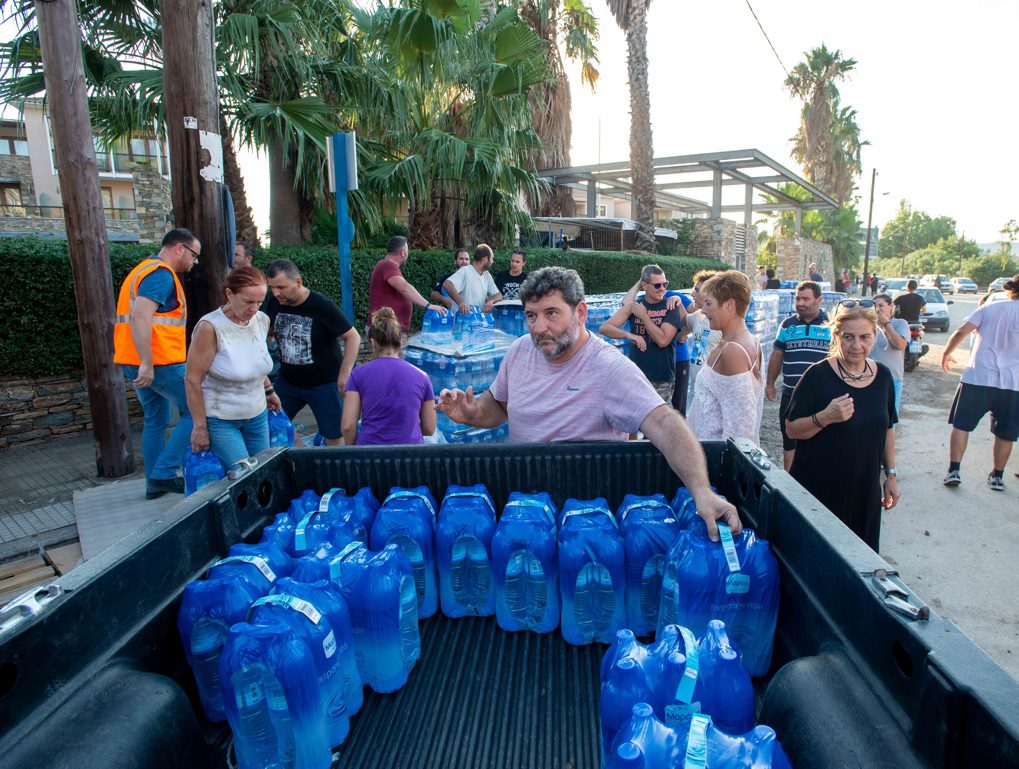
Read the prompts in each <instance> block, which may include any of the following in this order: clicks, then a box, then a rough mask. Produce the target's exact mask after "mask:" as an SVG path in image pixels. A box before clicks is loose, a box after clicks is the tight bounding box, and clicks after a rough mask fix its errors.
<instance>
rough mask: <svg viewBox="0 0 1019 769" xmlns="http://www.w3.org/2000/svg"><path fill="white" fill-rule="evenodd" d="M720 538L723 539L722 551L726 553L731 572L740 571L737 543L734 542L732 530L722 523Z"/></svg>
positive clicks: (720, 525)
mask: <svg viewBox="0 0 1019 769" xmlns="http://www.w3.org/2000/svg"><path fill="white" fill-rule="evenodd" d="M718 536H719V537H721V538H722V549H723V550H724V551H725V562H726V563H727V564H729V571H739V558H737V557H736V543H735V542H733V541H732V529H730V528H729V527H728V526H726V525H725V524H724V523H720V524H718Z"/></svg>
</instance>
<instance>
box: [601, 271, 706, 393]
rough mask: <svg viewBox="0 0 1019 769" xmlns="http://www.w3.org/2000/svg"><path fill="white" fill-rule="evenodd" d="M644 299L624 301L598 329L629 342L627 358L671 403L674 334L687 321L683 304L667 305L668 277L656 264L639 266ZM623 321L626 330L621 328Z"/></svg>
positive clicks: (613, 337) (673, 377)
mask: <svg viewBox="0 0 1019 769" xmlns="http://www.w3.org/2000/svg"><path fill="white" fill-rule="evenodd" d="M640 282H641V287H642V288H643V289H644V297H643V299H636V300H634V301H632V302H629V303H627V304H624V305H623V307H621V308H620V309H619V311H618V312H616V314H615V315H613V316H612V317H611V318H609V319H608V320H607V321H605V322H604V323H602V325H601V328H600V329H599V332H600V333H601V334H602V335H604V336H607V337H609V338H610V339H627V340H629V342H630V360H632V361H633V362H634V363H636V364H637V368H639V369H640V370H641V371H642V372H643V373H644V376H646V377H647V378H648V381H649V382H650V383H651V385H652V387H654V388H655V391H656V392H657V393H658V394H659V395H661V396H662V400H664V401H665V402H666V403H669V404H671V403H672V393H673V390H674V388H675V385H676V334H677V332H678V331H679V329H681V328H683V327H684V325H685V323H686V312H685V311H684V310H683V308H682V306H679V307H674V308H673V309H669V307H668V304H669V303H668V301H667V300H666V298H665V292H666V291H668V290H669V281H668V280H666V278H665V271H664V270H663V269H662V268H661V267H659V266H658V265H657V264H649V265H647V266H645V267H644V269H643V270H641V273H640ZM624 323H628V324H629V331H625V330H623V328H622V326H623V324H624Z"/></svg>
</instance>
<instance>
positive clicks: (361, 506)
mask: <svg viewBox="0 0 1019 769" xmlns="http://www.w3.org/2000/svg"><path fill="white" fill-rule="evenodd" d="M318 509H319V512H321V513H324V512H329V513H331V514H334V515H336V516H337V517H338V518H341V519H347V520H349V521H350V523H351V525H352V526H353V528H354V539H359V540H361V541H362V542H364V543H365V544H367V542H368V535H369V532H371V529H372V523H374V521H375V513H377V512H378V510H379V501H378V500H377V499H375V495H374V494H372V490H371V489H370V488H368V487H367V486H364V487H362V488H360V489H358V490H357V493H356V494H354V495H352V496H347V494H346V493H345V492H344V490H343V489H340V488H334V489H330V490H329V491H327V492H326V493H325V494H323V495H322V499H321V501H320V502H319V505H318Z"/></svg>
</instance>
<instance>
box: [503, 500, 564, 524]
mask: <svg viewBox="0 0 1019 769" xmlns="http://www.w3.org/2000/svg"><path fill="white" fill-rule="evenodd" d="M510 507H538V508H541V511H542V512H543V513H545V517H546V518H548V522H549V523H550V524H552V525H555V515H554V514H553V513H552V508H550V507H549V506H548V504H547V503H545V502H539V501H538V500H536V499H514V500H513V501H512V502H507V503H506V507H504V508H503V513H504V514H505V512H506V510H507V509H508V508H510Z"/></svg>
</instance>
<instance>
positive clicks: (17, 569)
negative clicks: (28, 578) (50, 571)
mask: <svg viewBox="0 0 1019 769" xmlns="http://www.w3.org/2000/svg"><path fill="white" fill-rule="evenodd" d="M45 565H46V562H45V561H44V560H43V559H42V558H41V557H40V556H38V555H29V556H26V557H24V558H18V559H17V560H14V561H8V562H7V563H0V579H8V578H10V577H16V576H17V575H19V574H22V573H24V572H26V571H32V569H38V568H39V567H40V566H45Z"/></svg>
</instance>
